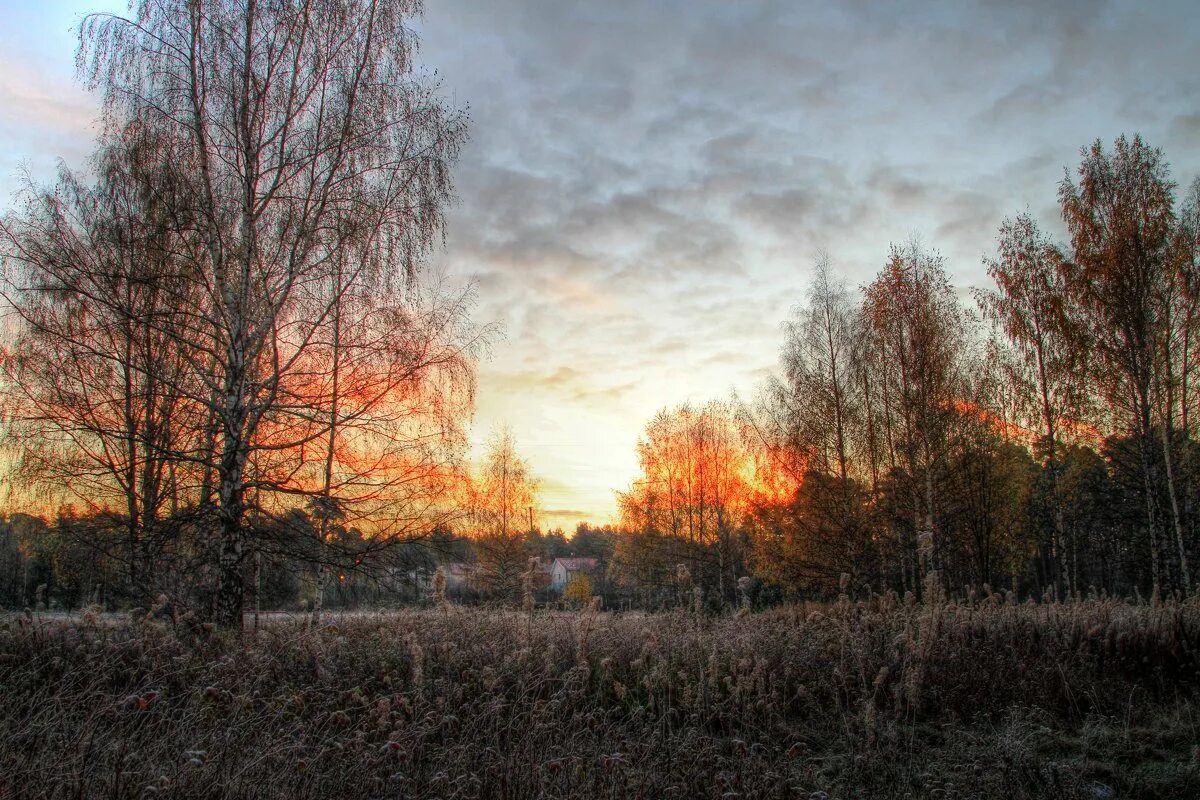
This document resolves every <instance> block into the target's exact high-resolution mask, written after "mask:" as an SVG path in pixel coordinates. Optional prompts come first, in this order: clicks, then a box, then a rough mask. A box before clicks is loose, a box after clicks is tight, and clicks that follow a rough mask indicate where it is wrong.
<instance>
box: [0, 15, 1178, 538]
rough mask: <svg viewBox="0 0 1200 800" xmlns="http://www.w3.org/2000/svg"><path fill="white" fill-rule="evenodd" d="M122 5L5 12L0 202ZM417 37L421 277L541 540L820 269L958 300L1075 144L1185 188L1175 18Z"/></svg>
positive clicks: (83, 108) (0, 31) (712, 387)
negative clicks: (931, 269) (443, 118)
mask: <svg viewBox="0 0 1200 800" xmlns="http://www.w3.org/2000/svg"><path fill="white" fill-rule="evenodd" d="M123 7H124V4H123V3H114V2H111V0H108V1H107V2H105V0H92V2H87V0H68V1H66V2H60V1H56V0H46V2H42V3H40V4H37V5H36V6H35V5H34V4H30V3H27V2H24V0H20V1H18V0H0V19H3V20H4V21H5V22H4V25H3V26H0V204H3V205H7V204H8V198H10V197H11V195H12V193H13V191H14V190H15V189H16V187H17V185H18V180H19V176H20V174H21V173H22V171H26V172H28V173H29V174H30V175H31V176H32V177H34V178H35V179H37V180H48V179H50V178H51V177H52V176H53V171H54V168H55V164H56V162H57V159H59V158H61V159H64V160H65V161H66V163H68V164H81V163H82V162H83V160H84V159H85V158H86V156H87V153H88V152H89V151H90V149H91V141H92V137H93V135H94V127H93V119H94V117H95V114H96V105H95V101H94V100H93V98H91V97H89V96H88V95H87V93H86V92H84V91H83V90H82V89H80V88H79V87H78V85H77V84H76V83H75V82H74V72H73V70H74V47H75V39H74V33H73V30H72V28H73V26H74V25H76V24H77V23H78V21H79V19H80V17H81V15H82V14H83V13H84V12H86V11H91V10H117V11H119V10H121V9H122V8H123ZM416 25H417V27H418V28H419V31H420V36H421V55H420V61H421V63H422V64H423V65H424V69H426V70H427V71H428V72H429V74H430V77H431V79H436V80H439V81H440V82H441V85H442V89H443V92H444V93H445V95H446V96H447V97H448V98H450V99H451V100H452V102H454V103H455V104H457V105H459V106H460V107H464V108H466V109H467V110H468V111H469V114H470V121H471V139H470V142H469V143H468V145H467V146H466V148H465V149H464V152H463V155H462V158H461V160H460V162H459V164H458V165H457V167H456V170H455V173H454V175H455V183H456V187H457V195H458V200H457V203H456V205H455V206H454V207H453V208H452V209H451V210H450V213H449V217H448V228H447V236H446V244H445V247H444V248H442V249H440V250H439V251H438V252H437V253H436V254H435V255H434V257H433V262H434V263H433V264H432V265H431V268H432V269H435V270H439V271H442V272H445V273H446V274H447V275H449V276H450V278H451V279H452V280H453V281H457V282H465V281H474V283H475V285H476V287H477V296H478V303H477V306H476V308H475V312H474V319H475V320H476V321H477V322H479V323H496V324H498V326H499V327H500V328H501V329H502V330H503V335H502V337H501V338H499V339H498V340H497V341H496V342H495V343H494V345H493V346H492V348H491V352H490V353H489V354H488V356H487V357H486V358H485V359H484V360H483V361H482V362H481V363H480V367H479V374H478V380H479V385H478V403H477V412H476V415H475V419H474V422H473V428H472V440H473V442H475V448H474V453H475V454H476V455H478V454H479V452H480V450H481V448H482V443H483V442H485V441H486V440H487V438H488V436H489V435H490V433H491V432H492V431H495V430H497V429H499V428H500V427H502V426H507V427H508V428H509V429H510V430H511V431H512V434H513V436H514V438H515V440H516V443H517V447H518V450H519V451H520V452H521V453H522V454H523V455H524V456H525V457H526V458H527V459H528V460H529V461H530V463H531V466H532V468H533V471H534V472H535V473H536V474H537V475H538V476H539V477H540V478H541V484H542V493H541V505H542V509H541V513H540V519H539V522H540V524H541V526H542V527H549V528H552V527H556V526H562V527H564V528H565V529H567V530H568V531H569V530H570V529H572V528H573V527H574V524H575V523H576V522H577V521H579V520H588V521H591V522H595V523H604V522H608V521H611V520H612V518H613V516H614V514H615V507H616V503H615V497H614V494H613V491H614V490H615V489H621V488H624V487H626V486H627V485H628V484H629V482H630V481H631V480H633V479H634V478H635V477H636V475H637V471H638V469H637V460H636V451H635V447H636V443H637V439H638V436H639V433H640V432H641V430H642V428H643V426H644V425H645V423H646V421H647V420H648V419H649V418H650V417H651V416H652V415H653V413H654V412H655V411H656V410H658V409H659V408H662V407H664V406H674V405H677V404H680V403H683V402H687V401H691V402H696V403H701V402H704V401H706V400H708V399H712V398H727V397H730V396H731V395H732V394H734V393H736V394H737V395H739V396H741V397H743V398H747V399H748V398H752V397H753V396H754V394H755V392H756V389H757V387H758V386H759V385H760V384H761V382H762V381H763V379H764V378H765V377H766V376H767V375H768V374H769V373H770V371H771V370H772V369H774V367H775V364H776V361H777V357H778V352H779V348H780V346H781V344H782V335H783V334H782V330H781V327H782V324H783V322H784V321H785V320H786V319H787V317H788V315H789V313H790V312H791V310H792V309H793V308H794V306H795V305H796V304H797V303H798V302H800V301H802V300H803V297H804V293H805V289H806V285H807V282H808V280H809V279H810V277H811V268H812V265H813V263H814V261H815V260H816V258H817V257H818V254H819V253H821V252H825V253H827V254H828V255H829V257H830V258H831V260H832V262H833V264H834V267H835V269H836V270H837V272H839V273H840V274H841V275H842V276H843V277H844V279H845V280H846V282H847V283H848V284H849V285H850V286H852V287H857V286H860V285H863V284H865V283H867V282H869V281H870V280H871V278H872V277H873V275H874V274H875V273H876V272H877V271H878V270H879V269H880V268H881V267H882V266H883V263H884V260H885V258H886V256H887V252H888V246H889V244H890V243H892V242H903V241H906V240H908V239H910V238H913V237H917V238H919V239H920V240H921V241H922V242H923V243H924V244H925V245H927V246H928V247H930V248H932V249H935V250H937V251H939V252H940V253H941V254H942V255H943V256H944V257H945V259H946V264H947V268H948V270H949V272H950V275H951V278H952V280H954V282H955V283H956V285H958V286H959V287H960V288H961V290H962V291H963V296H964V298H967V296H968V295H967V290H968V289H969V287H971V286H977V285H984V284H985V283H986V281H987V278H986V274H985V272H984V268H983V265H982V259H983V258H984V257H985V256H986V255H988V254H989V253H990V252H991V251H992V250H993V249H994V245H995V238H996V230H997V229H998V227H999V225H1000V223H1001V222H1002V220H1003V219H1004V217H1005V216H1009V215H1012V214H1014V213H1018V212H1022V211H1029V212H1031V213H1033V214H1034V215H1035V216H1036V217H1038V218H1039V220H1041V221H1042V222H1043V223H1044V224H1045V225H1046V227H1047V228H1048V229H1049V230H1051V231H1052V232H1057V233H1060V234H1061V230H1062V227H1061V224H1060V223H1059V222H1058V214H1057V207H1056V203H1055V193H1056V188H1057V185H1058V182H1059V181H1060V180H1061V179H1062V177H1063V174H1064V169H1065V168H1070V169H1074V167H1075V166H1076V165H1077V164H1078V162H1079V149H1080V148H1081V147H1083V146H1085V145H1088V144H1089V143H1091V142H1092V141H1093V140H1095V139H1097V138H1099V139H1101V140H1102V141H1104V142H1106V143H1111V141H1112V140H1113V139H1114V138H1115V137H1116V136H1118V135H1119V134H1121V133H1127V134H1133V133H1141V134H1142V135H1143V136H1144V137H1145V138H1146V139H1147V140H1148V141H1149V142H1150V143H1151V144H1153V145H1155V146H1158V147H1161V148H1162V149H1163V150H1164V151H1165V154H1166V158H1167V161H1168V162H1169V163H1170V164H1171V166H1172V174H1173V177H1174V178H1175V180H1176V181H1177V182H1178V183H1179V184H1181V185H1188V184H1190V183H1191V181H1192V180H1193V179H1194V178H1195V177H1196V176H1197V174H1198V173H1200V47H1198V45H1200V14H1198V13H1196V12H1195V9H1194V7H1193V5H1192V2H1085V1H1084V0H1078V1H1072V2H1049V1H1047V2H1043V1H1042V0H983V1H982V2H950V1H949V0H946V1H945V2H921V3H917V2H890V3H874V2H868V1H867V0H850V1H849V2H838V3H833V2H828V1H826V2H778V3H771V2H733V1H732V0H678V1H677V2H671V1H668V0H663V1H662V2H651V1H650V0H643V2H627V1H626V0H607V1H606V2H596V1H595V0H586V1H585V0H488V2H484V3H480V2H477V1H475V0H428V1H427V3H426V9H425V14H424V16H423V18H421V19H420V20H419V21H418V22H417V23H416Z"/></svg>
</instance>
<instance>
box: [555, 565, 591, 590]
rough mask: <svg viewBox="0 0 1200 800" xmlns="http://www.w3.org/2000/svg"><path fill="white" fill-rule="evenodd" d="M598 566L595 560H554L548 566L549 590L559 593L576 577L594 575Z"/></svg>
mask: <svg viewBox="0 0 1200 800" xmlns="http://www.w3.org/2000/svg"><path fill="white" fill-rule="evenodd" d="M599 566H600V561H599V559H595V558H556V559H554V563H553V564H551V565H550V588H551V589H554V590H555V591H559V592H561V591H562V590H563V589H565V588H566V587H567V584H568V583H570V582H571V579H572V578H574V577H575V576H576V575H579V574H584V575H594V574H595V572H596V570H597V568H598V567H599Z"/></svg>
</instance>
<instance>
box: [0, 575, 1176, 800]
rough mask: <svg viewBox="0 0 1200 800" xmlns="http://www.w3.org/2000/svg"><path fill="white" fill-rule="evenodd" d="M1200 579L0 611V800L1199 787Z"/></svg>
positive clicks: (1144, 794) (937, 793) (992, 792)
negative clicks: (976, 591)
mask: <svg viewBox="0 0 1200 800" xmlns="http://www.w3.org/2000/svg"><path fill="white" fill-rule="evenodd" d="M1198 648H1200V603H1197V602H1196V601H1195V600H1187V601H1182V600H1179V599H1170V600H1168V601H1166V602H1156V603H1154V604H1145V603H1142V604H1135V603H1130V602H1126V601H1121V600H1112V599H1104V598H1092V599H1078V600H1075V601H1071V602H1059V603H1042V604H1038V603H1032V602H1029V603H1018V602H1016V601H1015V599H1014V598H1012V597H1011V596H1009V597H1005V596H1001V595H999V594H994V595H989V596H984V597H973V598H971V599H968V600H961V601H945V600H942V599H939V598H936V597H935V598H933V599H932V600H931V601H930V602H927V603H921V602H917V601H914V600H913V599H912V598H911V597H909V598H907V599H905V598H900V597H897V596H895V595H884V596H879V595H875V596H870V597H864V598H859V599H852V598H848V597H845V596H843V597H842V598H841V599H840V600H838V601H836V602H833V603H826V604H815V603H814V604H798V605H793V606H787V607H782V608H776V609H772V610H766V611H760V612H747V611H743V612H741V613H738V614H729V615H724V616H708V615H704V614H700V613H696V612H695V611H694V610H692V609H688V608H681V609H678V610H676V611H672V612H665V613H657V614H641V613H622V614H618V613H611V612H603V611H598V610H596V609H595V608H588V609H583V610H581V611H579V612H575V613H566V612H549V611H541V610H535V611H533V612H532V613H529V612H520V611H509V610H499V609H496V610H481V609H471V608H462V607H456V606H452V605H443V606H440V607H432V608H426V609H414V610H405V611H395V612H386V613H383V612H381V613H377V614H358V615H350V614H347V615H341V616H336V617H332V618H326V620H325V621H324V622H323V623H322V624H321V625H317V626H314V625H311V624H310V623H309V621H308V620H307V619H306V618H272V619H269V620H267V619H264V620H263V622H262V624H261V625H260V626H259V627H258V628H257V629H255V628H252V627H251V628H248V629H247V630H246V631H245V632H244V633H243V634H241V635H240V636H238V635H234V634H229V633H223V632H221V630H220V629H216V628H213V627H211V626H208V625H199V624H194V623H191V622H190V621H188V620H186V619H171V618H169V617H166V618H164V617H162V615H159V616H155V615H151V614H146V613H145V612H141V611H139V612H135V613H134V614H131V615H125V616H123V617H120V618H116V619H114V618H112V617H102V616H100V615H98V614H95V613H91V614H88V615H85V616H84V617H81V618H75V619H72V620H62V619H51V618H41V617H39V616H38V615H36V614H29V613H27V614H24V615H13V616H9V617H6V618H4V619H3V621H0V698H2V699H3V704H2V706H0V797H4V798H22V797H110V798H134V797H141V798H151V797H179V798H193V797H194V798H200V797H205V798H215V797H280V798H283V797H288V798H324V797H364V798H370V797H380V798H382V797H416V798H522V797H548V798H574V797H580V798H582V797H588V798H595V797H646V798H673V797H674V798H758V797H763V798H766V797H778V798H795V797H800V798H813V800H820V799H821V798H891V797H895V798H904V797H909V798H918V797H920V798H924V797H929V798H1024V797H1064V798H1087V800H1107V798H1183V797H1196V796H1200V747H1198V743H1200V706H1198V705H1197V702H1196V687H1197V685H1198V683H1200V650H1198Z"/></svg>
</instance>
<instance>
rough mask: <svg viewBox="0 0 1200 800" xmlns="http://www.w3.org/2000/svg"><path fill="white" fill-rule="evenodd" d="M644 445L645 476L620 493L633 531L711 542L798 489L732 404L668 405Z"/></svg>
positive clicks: (640, 443) (641, 455) (641, 443)
mask: <svg viewBox="0 0 1200 800" xmlns="http://www.w3.org/2000/svg"><path fill="white" fill-rule="evenodd" d="M637 450H638V462H639V463H640V465H641V468H642V476H641V477H640V478H639V479H638V480H636V481H634V483H633V485H632V486H631V487H630V489H629V491H627V492H624V493H622V494H621V495H620V498H619V499H620V507H621V520H622V524H623V525H624V526H625V527H627V528H629V529H631V530H636V531H646V532H653V533H658V534H664V535H668V536H672V537H678V538H681V539H684V540H686V541H689V542H693V543H696V544H709V543H712V542H714V541H716V540H717V539H718V538H719V537H720V536H721V535H723V534H724V533H727V532H729V531H731V530H734V529H736V528H739V527H741V526H742V525H743V524H744V522H745V520H746V517H747V515H748V514H749V513H750V512H751V510H752V509H753V508H754V507H755V506H756V505H757V504H761V503H764V502H779V501H781V500H784V501H786V499H787V498H789V497H790V496H791V495H792V494H793V493H794V491H795V483H794V481H792V480H791V479H790V477H789V476H788V475H787V473H786V472H784V471H781V470H778V469H776V468H775V465H774V463H773V461H772V458H771V455H770V453H768V452H767V450H766V448H763V447H761V446H759V445H757V443H756V442H755V441H754V440H753V438H752V437H750V436H748V435H747V431H746V430H744V428H743V426H742V424H741V423H740V422H739V421H738V420H737V419H736V418H735V416H734V414H733V412H732V410H731V409H730V407H729V406H728V405H727V404H724V403H720V402H711V403H708V404H706V405H704V406H702V407H700V408H695V407H693V406H690V405H683V406H680V407H679V408H676V409H671V410H663V411H660V412H659V413H658V414H657V415H655V417H654V418H653V419H652V420H651V421H650V423H649V424H648V425H647V426H646V432H645V433H644V434H643V436H642V438H641V439H640V440H639V441H638V447H637Z"/></svg>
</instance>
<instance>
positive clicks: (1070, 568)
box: [616, 137, 1200, 602]
mask: <svg viewBox="0 0 1200 800" xmlns="http://www.w3.org/2000/svg"><path fill="white" fill-rule="evenodd" d="M1058 199H1059V205H1060V209H1061V214H1062V219H1063V221H1064V222H1065V226H1066V230H1067V233H1068V236H1069V240H1068V241H1066V242H1057V241H1054V239H1053V238H1052V237H1050V236H1049V235H1047V234H1046V233H1044V232H1043V231H1042V230H1041V229H1040V228H1039V226H1038V222H1037V221H1036V220H1035V219H1034V218H1033V217H1032V216H1031V215H1029V214H1019V215H1017V216H1015V217H1013V218H1011V219H1008V220H1006V221H1005V222H1004V224H1003V225H1002V226H1001V227H1000V230H999V236H998V243H997V247H996V252H995V255H994V256H992V257H991V258H989V259H987V261H986V268H987V272H988V274H989V275H990V276H991V278H992V279H993V281H994V284H995V285H994V287H993V288H991V289H988V290H978V291H976V292H975V296H974V301H975V302H974V304H968V303H964V302H963V301H962V299H961V296H960V293H959V292H958V291H956V289H955V287H953V286H952V285H951V284H950V282H949V279H948V277H947V270H946V264H945V261H944V259H943V258H942V257H940V256H939V255H938V254H937V253H936V252H934V251H932V250H930V249H928V248H926V247H924V246H922V245H921V244H919V243H908V244H904V245H901V246H893V247H892V248H891V251H890V253H889V254H888V255H887V257H886V259H885V261H884V265H883V268H882V269H881V270H880V272H879V273H878V275H877V276H876V277H875V278H874V280H872V281H871V282H870V283H869V284H867V285H865V286H863V287H861V288H860V289H859V290H858V291H852V290H850V289H848V288H847V287H846V286H845V285H844V283H841V282H839V281H838V280H836V279H835V277H834V275H835V267H834V266H833V265H832V264H831V263H830V261H829V260H828V259H827V258H823V259H821V260H820V261H819V262H818V263H817V264H816V269H815V277H814V278H813V280H812V283H811V285H810V288H809V292H808V296H807V298H806V299H805V301H804V302H803V303H802V304H801V305H800V306H798V307H797V309H796V312H795V314H794V316H793V317H792V319H791V320H790V322H789V323H788V325H787V332H786V338H785V342H784V345H783V348H782V357H781V370H780V371H779V373H778V374H777V375H776V377H774V378H773V379H772V380H770V381H769V382H768V384H767V385H766V386H765V387H764V390H763V392H762V393H761V396H760V397H758V398H756V399H755V400H754V401H752V402H735V403H720V402H714V403H710V404H708V405H706V406H704V407H701V408H696V407H692V406H684V407H681V408H677V409H668V410H664V411H663V412H662V413H660V414H659V415H658V416H657V417H656V418H655V419H654V420H653V421H652V422H651V423H650V425H649V426H648V427H647V428H646V432H645V435H644V436H643V438H642V441H641V443H640V445H639V456H640V460H641V464H642V467H643V475H642V476H641V477H640V478H639V479H638V480H637V481H635V482H634V484H633V486H632V487H631V489H630V490H629V491H628V492H627V493H625V494H624V495H623V497H622V504H623V516H624V523H625V526H626V527H627V528H628V529H629V530H630V531H633V532H635V535H633V536H630V537H629V538H627V539H623V540H622V541H621V543H620V545H619V546H618V552H617V556H616V563H617V566H618V571H619V573H620V574H625V575H628V576H630V577H631V578H633V579H638V580H660V581H669V580H671V575H672V573H673V572H674V571H677V570H678V569H679V567H678V565H679V564H686V565H687V566H688V570H689V572H690V575H691V577H692V579H694V580H698V581H703V583H704V584H705V585H706V586H708V587H711V589H713V590H715V591H716V592H718V593H719V594H720V595H721V596H723V597H724V598H725V599H726V600H727V601H729V602H732V601H733V600H734V599H735V598H736V593H737V586H738V581H739V578H740V579H741V580H742V586H743V588H744V587H745V586H747V580H749V578H747V576H754V578H755V579H756V580H757V579H761V581H763V582H765V584H766V585H770V586H774V587H776V589H778V590H781V591H783V592H784V593H785V594H795V595H803V594H832V593H837V592H839V591H845V590H849V589H855V590H862V589H864V588H867V587H870V588H872V589H874V590H875V591H882V590H886V589H888V588H894V589H897V590H901V591H914V592H920V591H921V590H922V587H923V586H926V585H930V582H932V584H934V585H938V586H940V587H941V588H945V589H950V590H952V591H954V592H955V593H958V594H961V595H966V594H967V593H969V592H970V591H971V590H972V588H974V589H976V590H978V591H981V592H982V591H983V590H984V587H985V586H988V585H990V587H991V588H993V589H995V588H999V587H1004V588H1005V589H1016V590H1018V591H1019V592H1020V593H1022V594H1023V595H1029V594H1033V595H1036V596H1039V597H1041V596H1044V595H1048V596H1056V597H1064V596H1066V595H1068V594H1077V593H1088V592H1090V591H1093V590H1095V591H1107V592H1116V593H1121V594H1127V595H1131V596H1132V595H1133V594H1135V593H1141V594H1142V595H1143V596H1146V597H1149V595H1150V594H1152V593H1155V592H1160V593H1161V592H1165V591H1174V590H1185V591H1190V590H1191V589H1192V588H1193V587H1194V585H1195V575H1194V570H1195V561H1196V557H1197V555H1198V554H1200V553H1198V549H1200V447H1198V446H1197V442H1196V439H1195V435H1196V432H1197V426H1198V425H1200V414H1198V413H1197V412H1198V411H1200V407H1197V403H1198V401H1200V394H1198V393H1197V391H1196V389H1195V387H1194V384H1195V383H1196V378H1197V375H1198V373H1197V368H1198V367H1200V347H1198V345H1200V261H1198V259H1197V255H1198V252H1200V248H1198V239H1197V235H1198V231H1200V182H1198V183H1195V184H1193V185H1192V187H1191V190H1190V191H1189V192H1188V193H1187V194H1186V197H1184V198H1183V199H1180V198H1178V197H1177V191H1176V186H1175V184H1174V183H1173V182H1172V180H1171V178H1170V175H1169V172H1168V168H1167V165H1166V162H1165V160H1164V158H1163V154H1162V153H1161V151H1159V150H1157V149H1155V148H1152V147H1150V146H1149V145H1147V144H1146V143H1145V142H1143V141H1142V140H1141V139H1140V138H1138V137H1134V138H1132V139H1128V138H1124V137H1122V138H1119V139H1117V140H1116V142H1115V144H1114V145H1113V147H1112V148H1111V149H1105V148H1104V147H1103V146H1102V145H1101V143H1099V142H1096V143H1095V144H1093V145H1092V146H1091V147H1089V148H1086V149H1085V150H1083V151H1082V162H1081V164H1080V165H1079V167H1078V171H1077V174H1076V175H1074V176H1073V175H1072V174H1070V173H1068V174H1067V175H1066V176H1065V177H1064V178H1063V180H1062V182H1061V183H1060V185H1059V190H1058ZM972 305H973V307H972ZM753 585H754V586H757V585H758V584H757V582H756V583H754V584H753Z"/></svg>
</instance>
